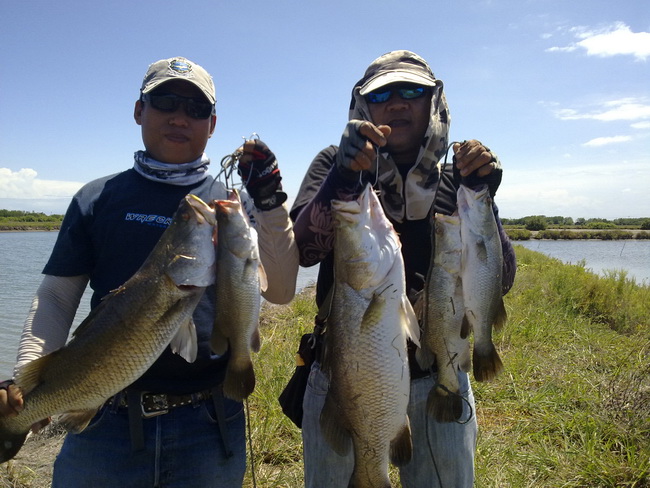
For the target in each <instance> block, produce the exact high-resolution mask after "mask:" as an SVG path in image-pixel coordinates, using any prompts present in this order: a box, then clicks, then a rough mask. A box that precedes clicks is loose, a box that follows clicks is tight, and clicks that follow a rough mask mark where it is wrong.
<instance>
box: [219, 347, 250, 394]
mask: <svg viewBox="0 0 650 488" xmlns="http://www.w3.org/2000/svg"><path fill="white" fill-rule="evenodd" d="M254 389H255V371H254V370H253V362H252V361H251V359H250V358H240V359H239V360H237V359H236V358H234V357H231V358H230V360H229V361H228V368H227V369H226V378H225V379H224V382H223V394H224V395H225V396H226V397H228V398H230V399H232V400H236V401H243V400H245V399H246V398H248V396H249V395H250V394H251V393H253V390H254Z"/></svg>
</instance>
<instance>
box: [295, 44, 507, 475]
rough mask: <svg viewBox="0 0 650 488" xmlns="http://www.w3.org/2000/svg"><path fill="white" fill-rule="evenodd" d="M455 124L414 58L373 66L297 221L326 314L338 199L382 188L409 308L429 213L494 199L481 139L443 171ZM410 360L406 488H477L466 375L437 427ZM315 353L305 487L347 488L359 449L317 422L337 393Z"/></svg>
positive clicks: (495, 169) (421, 266)
mask: <svg viewBox="0 0 650 488" xmlns="http://www.w3.org/2000/svg"><path fill="white" fill-rule="evenodd" d="M449 123H450V116H449V109H448V106H447V101H446V97H445V94H444V92H443V83H442V81H441V80H439V79H437V78H436V77H435V76H434V74H433V72H432V71H431V69H430V68H429V66H428V64H427V63H426V61H425V60H424V59H422V58H421V57H420V56H418V55H417V54H415V53H413V52H410V51H393V52H390V53H387V54H385V55H383V56H381V57H379V58H377V59H376V60H375V61H373V62H372V64H371V65H370V66H369V67H368V69H367V70H366V72H365V74H364V76H363V78H361V80H359V81H358V82H357V83H356V84H355V86H354V88H353V91H352V102H351V107H350V112H349V122H348V124H347V126H346V127H345V130H344V132H343V136H342V138H341V142H340V144H339V146H338V147H337V146H329V147H327V148H326V149H324V150H322V151H321V152H320V153H319V154H318V155H317V156H316V157H315V158H314V160H313V161H312V163H311V165H310V167H309V169H308V171H307V174H306V175H305V177H304V179H303V182H302V185H301V188H300V191H299V193H298V196H297V197H296V200H295V202H294V205H293V207H292V209H291V212H290V214H291V217H292V219H293V220H294V232H295V236H296V242H297V244H298V248H299V251H300V264H301V265H302V266H312V265H314V264H317V263H318V264H320V268H319V274H318V282H317V290H316V301H317V304H318V306H319V307H321V308H322V307H323V303H324V302H326V300H327V298H326V297H327V294H328V291H329V290H330V289H331V287H332V285H333V282H334V276H333V253H332V246H333V237H334V226H333V222H332V218H331V216H332V212H331V201H332V200H333V199H337V200H352V199H354V198H357V197H358V196H359V194H360V193H361V191H362V190H363V189H364V187H365V185H366V183H368V182H370V183H372V184H373V185H374V186H375V188H376V189H378V190H379V199H380V202H381V205H382V207H383V209H384V212H385V213H386V215H387V216H388V218H389V220H390V221H391V223H392V224H393V226H394V228H395V230H396V231H397V233H398V235H399V237H400V241H401V244H402V255H403V258H404V267H405V275H406V289H407V290H408V295H409V298H410V299H411V300H412V301H413V300H414V297H415V296H416V294H417V293H418V292H420V291H421V290H422V289H423V287H424V281H425V277H426V276H427V272H428V269H429V261H430V257H431V248H432V246H431V220H430V215H431V213H432V210H434V211H435V212H438V213H443V214H447V215H451V214H452V213H453V212H454V211H455V210H456V205H457V204H456V191H457V189H458V187H459V185H460V183H463V184H465V185H467V186H470V187H473V186H477V185H479V184H487V185H488V186H489V188H490V191H491V194H492V195H494V193H495V192H496V190H497V188H498V186H499V183H500V181H501V175H502V169H501V166H500V164H499V162H498V160H497V158H496V157H495V156H494V155H493V154H492V153H491V152H490V150H489V149H487V148H486V147H485V146H483V145H482V144H481V143H480V142H479V141H476V140H470V141H466V142H464V143H462V144H455V145H454V148H453V150H454V153H455V154H454V158H453V163H451V164H448V165H447V166H446V167H445V168H444V170H443V171H442V172H440V171H439V169H438V168H439V163H441V162H442V160H443V158H444V156H445V154H446V152H447V149H448V144H449V137H448V133H449ZM495 214H496V207H495ZM497 221H498V216H497ZM499 232H500V238H501V241H502V247H503V255H504V269H503V273H502V292H503V294H505V293H506V292H507V291H508V290H509V289H510V287H511V286H512V283H513V281H514V275H515V257H514V251H513V249H512V246H511V244H510V242H509V240H508V238H507V236H506V234H505V232H504V231H503V229H502V227H501V226H500V224H499ZM326 334H327V328H325V335H326ZM325 340H326V339H325ZM414 350H415V346H414V345H413V344H411V343H409V351H408V352H409V368H410V377H411V383H410V385H411V387H410V398H409V405H408V416H409V419H410V426H411V437H412V442H413V449H412V455H411V459H410V462H408V463H406V464H404V465H402V466H400V467H399V470H400V479H401V483H402V486H403V487H404V488H424V487H442V488H452V487H453V488H459V487H470V486H472V484H473V481H474V451H475V447H476V434H477V422H476V416H475V412H476V410H475V408H474V397H473V394H472V390H471V387H470V384H469V378H468V375H467V373H465V372H463V371H461V370H458V379H459V383H460V385H461V389H460V392H461V394H462V396H463V399H464V400H463V402H462V403H463V411H462V414H460V415H459V416H458V417H457V418H456V419H455V421H452V422H438V421H436V419H434V418H432V417H431V416H429V415H428V414H427V408H426V405H427V397H428V395H429V392H430V391H431V390H432V388H434V386H435V384H436V379H437V373H436V371H435V370H422V369H420V367H419V366H418V364H417V362H416V361H415V360H414V357H413V356H414ZM316 354H317V359H316V361H315V362H314V364H313V365H312V368H311V372H310V376H309V381H308V384H307V389H306V392H305V397H304V402H303V405H302V406H303V416H302V419H301V421H302V436H303V447H304V460H305V486H306V487H307V488H316V487H318V488H325V487H327V488H345V487H347V486H348V482H349V481H350V477H351V474H352V470H353V466H354V459H353V456H352V451H351V450H350V454H349V455H348V456H347V457H341V456H339V455H338V454H337V453H336V452H335V451H334V450H333V449H332V448H331V447H330V446H329V445H328V443H327V442H326V441H325V440H324V438H323V435H322V433H321V421H320V420H321V419H320V418H319V417H320V414H321V411H322V410H323V405H324V403H325V398H326V394H327V391H328V386H329V385H328V378H327V376H326V375H325V374H324V373H323V372H322V371H321V369H320V364H319V362H318V360H319V358H318V351H317V353H316ZM331 355H334V356H336V351H333V352H332V351H328V359H331ZM368 447H369V449H371V448H372V446H368ZM382 488H385V487H383V486H382Z"/></svg>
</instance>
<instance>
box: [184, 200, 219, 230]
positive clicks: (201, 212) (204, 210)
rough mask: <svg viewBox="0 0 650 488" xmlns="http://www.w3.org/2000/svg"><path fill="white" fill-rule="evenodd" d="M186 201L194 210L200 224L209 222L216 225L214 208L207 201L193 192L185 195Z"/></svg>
mask: <svg viewBox="0 0 650 488" xmlns="http://www.w3.org/2000/svg"><path fill="white" fill-rule="evenodd" d="M185 201H186V202H187V203H188V204H189V206H190V208H191V209H192V210H193V211H194V216H195V218H196V220H197V221H198V223H199V224H203V223H208V224H209V225H216V223H217V218H216V216H215V213H214V209H213V208H212V207H210V206H209V205H208V204H207V203H205V202H204V201H203V200H201V199H200V198H199V197H197V196H196V195H194V194H192V193H190V194H189V195H187V196H186V197H185Z"/></svg>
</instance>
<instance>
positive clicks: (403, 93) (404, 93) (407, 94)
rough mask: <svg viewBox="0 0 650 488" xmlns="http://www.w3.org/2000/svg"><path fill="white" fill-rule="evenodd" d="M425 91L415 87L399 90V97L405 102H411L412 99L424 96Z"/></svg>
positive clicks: (420, 87) (421, 87)
mask: <svg viewBox="0 0 650 488" xmlns="http://www.w3.org/2000/svg"><path fill="white" fill-rule="evenodd" d="M424 93H425V89H424V87H423V86H416V87H410V88H400V90H399V95H400V97H402V98H404V99H405V100H412V99H414V98H420V97H421V96H422V95H424Z"/></svg>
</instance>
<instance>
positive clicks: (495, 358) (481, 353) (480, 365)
mask: <svg viewBox="0 0 650 488" xmlns="http://www.w3.org/2000/svg"><path fill="white" fill-rule="evenodd" d="M472 361H473V363H474V364H473V365H474V378H475V379H476V381H491V380H493V379H494V378H495V377H496V376H497V375H498V374H499V373H500V372H501V370H503V363H502V362H501V358H500V357H499V353H497V350H496V349H495V347H494V344H492V343H490V344H489V347H487V348H485V350H481V349H478V348H476V346H475V347H474V353H473V355H472Z"/></svg>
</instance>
